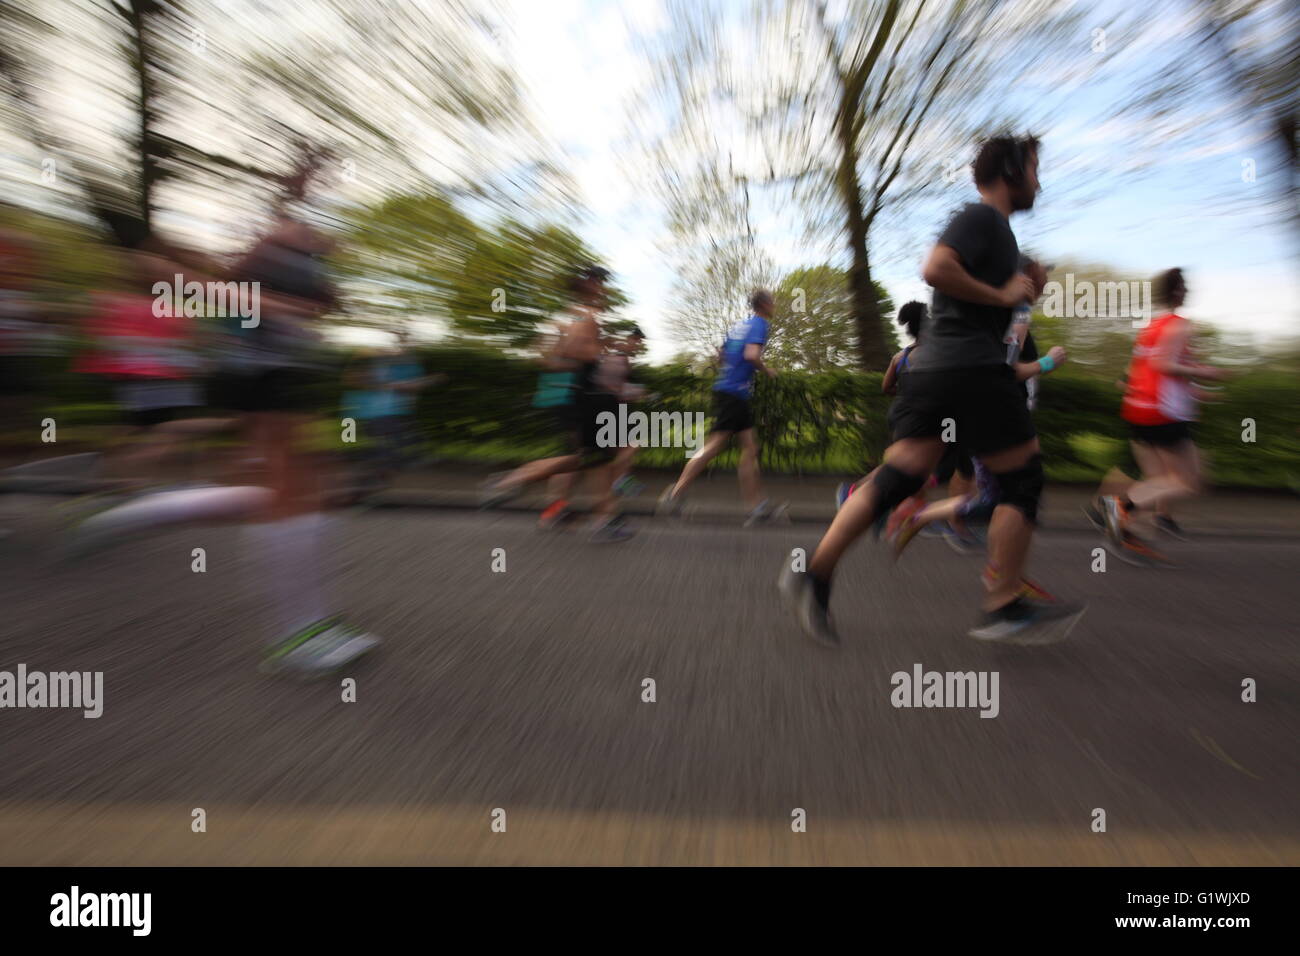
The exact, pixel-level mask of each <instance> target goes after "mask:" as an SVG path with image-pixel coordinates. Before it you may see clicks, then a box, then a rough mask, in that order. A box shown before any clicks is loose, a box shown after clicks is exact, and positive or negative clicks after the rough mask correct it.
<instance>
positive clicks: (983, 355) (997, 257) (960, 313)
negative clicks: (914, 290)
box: [907, 203, 1020, 372]
mask: <svg viewBox="0 0 1300 956" xmlns="http://www.w3.org/2000/svg"><path fill="white" fill-rule="evenodd" d="M939 242H940V243H941V244H942V245H945V246H950V247H951V248H952V249H953V250H955V251H956V253H957V256H958V258H960V259H961V264H962V265H963V266H964V267H965V268H966V271H967V272H969V273H970V274H971V275H972V276H973V277H974V278H976V279H978V280H980V281H981V282H985V283H988V284H989V285H991V286H1002V285H1005V284H1006V282H1007V280H1008V279H1010V278H1011V276H1012V275H1014V274H1015V272H1016V269H1017V268H1018V267H1019V265H1020V247H1019V245H1017V243H1016V237H1015V235H1014V234H1013V233H1012V232H1011V224H1010V223H1009V222H1007V219H1006V217H1005V216H1003V215H1002V213H1000V212H998V211H997V210H996V209H994V208H993V207H992V206H990V205H988V204H987V203H970V204H968V205H967V206H966V207H965V208H964V209H962V210H961V212H959V213H957V215H955V216H953V218H952V220H951V221H950V222H949V223H948V226H947V228H945V229H944V231H943V234H942V235H941V236H939ZM1010 321H1011V310H1010V309H1007V308H1003V307H1001V306H996V305H979V304H976V303H974V302H964V301H962V300H960V299H954V298H952V297H951V296H947V295H944V294H943V293H942V292H940V291H939V290H937V289H936V290H935V292H934V299H933V301H932V304H931V306H930V317H929V319H928V320H927V321H926V323H925V326H924V328H923V329H922V331H921V344H920V345H919V346H917V347H916V348H915V349H913V350H912V354H911V355H910V356H909V357H908V363H907V364H908V367H909V368H910V369H911V370H912V371H916V372H929V371H938V370H941V369H950V368H973V367H978V366H983V365H1005V364H1006V361H1007V350H1006V346H1004V345H1003V344H1002V336H1003V335H1004V334H1005V333H1006V330H1007V325H1008V324H1009V323H1010Z"/></svg>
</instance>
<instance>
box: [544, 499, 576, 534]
mask: <svg viewBox="0 0 1300 956" xmlns="http://www.w3.org/2000/svg"><path fill="white" fill-rule="evenodd" d="M572 517H573V512H572V511H570V510H569V503H568V502H567V501H565V500H564V499H563V498H561V499H560V500H559V501H553V502H551V503H550V504H549V505H547V506H546V507H545V508H544V509H542V513H541V515H540V516H539V517H538V519H537V530H539V531H553V530H555V529H556V528H558V527H560V526H561V525H563V524H564V523H565V522H567V521H568V520H569V519H570V518H572Z"/></svg>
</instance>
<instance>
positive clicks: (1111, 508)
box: [1097, 495, 1128, 548]
mask: <svg viewBox="0 0 1300 956" xmlns="http://www.w3.org/2000/svg"><path fill="white" fill-rule="evenodd" d="M1097 503H1098V504H1099V505H1100V506H1101V514H1102V521H1103V523H1104V530H1105V532H1106V537H1107V539H1109V541H1110V542H1111V544H1113V545H1115V547H1117V548H1118V547H1122V546H1123V544H1124V526H1125V525H1126V524H1128V509H1127V508H1125V507H1124V505H1123V503H1121V502H1120V500H1119V496H1118V495H1102V496H1101V498H1100V499H1099V500H1098V502H1097Z"/></svg>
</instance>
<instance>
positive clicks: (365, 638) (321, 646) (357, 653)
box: [261, 617, 379, 680]
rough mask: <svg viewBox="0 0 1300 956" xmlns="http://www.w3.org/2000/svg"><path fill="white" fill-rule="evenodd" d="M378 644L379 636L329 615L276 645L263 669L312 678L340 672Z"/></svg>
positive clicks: (270, 672)
mask: <svg viewBox="0 0 1300 956" xmlns="http://www.w3.org/2000/svg"><path fill="white" fill-rule="evenodd" d="M378 646H379V638H377V637H374V636H372V635H369V634H362V633H360V632H359V631H357V630H355V629H353V628H350V627H348V626H346V625H344V624H343V623H342V621H341V619H339V618H337V617H332V618H326V619H325V620H323V621H317V622H316V623H315V624H313V625H311V626H309V627H306V628H303V629H302V630H301V631H299V632H298V633H297V634H295V635H293V637H290V638H288V639H287V640H285V641H282V642H280V643H279V644H278V645H276V646H275V647H273V648H272V649H271V650H270V651H269V652H268V653H267V655H266V657H265V658H264V659H263V661H262V667H261V669H262V671H263V672H264V673H267V674H286V675H289V676H293V677H298V678H300V679H302V680H311V679H313V678H318V677H325V676H328V675H329V674H332V673H334V672H336V671H337V670H338V669H339V668H341V667H345V666H347V665H348V664H351V663H352V662H353V661H355V660H356V659H357V658H359V657H361V656H362V655H363V654H366V653H368V652H370V651H372V650H374V649H375V648H376V647H378Z"/></svg>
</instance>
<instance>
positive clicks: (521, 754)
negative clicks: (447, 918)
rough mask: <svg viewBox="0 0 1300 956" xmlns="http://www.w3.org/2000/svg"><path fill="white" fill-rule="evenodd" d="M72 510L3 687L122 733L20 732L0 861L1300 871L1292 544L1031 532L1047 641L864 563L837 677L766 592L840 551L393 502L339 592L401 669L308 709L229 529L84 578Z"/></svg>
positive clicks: (376, 668)
mask: <svg viewBox="0 0 1300 956" xmlns="http://www.w3.org/2000/svg"><path fill="white" fill-rule="evenodd" d="M32 500H33V501H35V499H32ZM48 510H49V509H48V505H47V504H45V503H40V502H38V503H34V504H32V505H31V506H30V508H25V510H23V513H22V514H21V516H20V520H18V521H17V522H16V523H14V524H12V527H13V533H12V534H11V535H10V536H9V537H8V538H6V539H4V540H3V541H0V602H2V603H0V606H3V608H4V609H5V610H4V619H3V621H2V622H0V669H4V670H10V671H13V670H14V669H15V668H16V666H17V664H19V663H25V664H26V665H27V668H28V670H29V671H33V670H48V671H53V670H69V669H77V670H83V671H103V673H104V712H103V715H102V717H100V718H98V719H86V718H83V716H82V714H81V712H80V711H73V710H54V709H46V710H34V709H5V710H0V743H2V747H0V751H2V752H3V755H4V757H3V760H0V864H205V863H213V864H243V863H253V864H278V863H290V864H298V863H347V864H359V863H379V864H437V863H451V864H462V863H521V864H556V863H560V864H587V863H601V864H621V863H635V864H662V863H673V864H711V863H742V864H768V863H777V864H804V863H829V864H899V863H904V864H909V863H916V864H920V863H942V864H1004V863H1006V864H1048V865H1051V864H1121V865H1127V864H1133V865H1139V864H1140V865H1151V864H1227V865H1234V864H1290V865H1295V864H1297V863H1300V820H1297V817H1296V814H1295V807H1296V804H1297V796H1300V787H1298V786H1297V784H1298V783H1300V758H1298V755H1297V747H1296V740H1297V736H1298V734H1297V731H1300V693H1298V691H1297V688H1300V655H1298V654H1297V653H1296V645H1295V632H1296V621H1297V619H1298V618H1300V615H1298V614H1297V610H1298V609H1300V600H1298V599H1297V595H1296V583H1295V582H1296V580H1297V578H1296V573H1295V570H1296V567H1297V563H1298V560H1300V540H1297V539H1280V540H1246V539H1243V540H1240V541H1234V540H1232V539H1228V538H1222V537H1216V538H1214V539H1213V540H1212V541H1211V540H1202V541H1200V542H1189V543H1186V544H1182V545H1179V546H1178V547H1177V548H1176V549H1172V550H1174V552H1175V556H1176V557H1178V559H1179V561H1180V564H1181V566H1180V567H1179V568H1178V569H1176V570H1149V569H1135V568H1130V567H1127V566H1115V565H1112V566H1110V568H1109V569H1108V570H1107V571H1106V572H1104V573H1095V572H1093V571H1092V570H1091V569H1090V568H1091V564H1092V548H1093V547H1094V546H1095V544H1096V542H1095V540H1094V539H1093V538H1092V537H1090V536H1088V535H1084V534H1076V533H1067V532H1058V533H1054V534H1045V535H1042V536H1040V538H1039V540H1038V542H1037V543H1036V546H1035V548H1036V550H1035V562H1034V568H1033V571H1034V575H1035V577H1037V578H1039V579H1040V580H1041V581H1042V582H1043V583H1044V584H1046V585H1047V586H1049V587H1051V588H1052V589H1053V590H1055V591H1057V592H1059V593H1061V594H1064V595H1067V596H1069V597H1071V598H1077V599H1081V600H1085V601H1087V602H1088V603H1089V611H1088V614H1087V615H1086V617H1085V618H1084V620H1083V621H1082V622H1081V623H1080V624H1079V626H1078V627H1077V628H1076V629H1075V631H1074V633H1073V634H1072V636H1071V639H1070V641H1069V642H1068V643H1066V644H1063V645H1059V646H1056V647H1049V648H1010V647H989V646H982V645H979V644H977V643H975V642H972V641H971V640H969V639H968V638H966V637H965V636H964V632H965V629H966V627H967V625H968V624H969V622H970V620H971V618H972V616H973V610H974V604H975V601H976V600H977V598H978V594H979V589H980V585H979V582H978V578H977V575H978V570H979V566H980V562H979V560H978V559H977V558H969V557H962V556H959V555H956V554H954V553H952V552H950V551H949V550H948V549H947V548H946V547H944V545H943V544H942V543H941V542H938V541H930V540H921V541H918V542H916V544H915V545H914V547H913V549H912V550H910V551H909V553H908V554H907V556H906V557H905V559H904V560H903V562H902V563H900V564H899V565H897V566H894V565H893V564H892V562H891V561H889V560H888V558H887V555H886V553H885V551H884V550H883V549H882V548H879V547H875V546H871V545H868V544H863V545H861V546H859V548H858V549H857V550H855V551H854V552H853V553H852V554H851V556H850V558H849V559H848V561H847V562H846V564H845V565H844V567H843V569H842V572H841V578H840V581H839V584H838V590H837V593H836V596H835V603H834V606H833V611H834V614H835V616H836V619H837V620H838V622H839V627H840V630H841V632H842V634H843V636H844V647H843V649H841V650H839V651H830V650H825V649H822V648H820V647H818V646H815V645H813V644H810V643H808V642H807V641H805V640H804V639H802V638H801V637H800V636H799V635H798V633H797V632H796V631H795V629H794V627H793V625H792V621H791V618H790V617H789V616H788V615H787V614H786V613H785V610H784V608H783V606H782V605H781V603H780V600H779V596H778V595H777V593H776V591H775V588H774V586H773V585H774V581H775V578H776V574H777V571H778V570H779V567H780V564H781V562H782V560H784V559H785V558H786V557H787V556H788V555H789V554H790V552H791V550H792V549H793V548H796V547H805V548H811V547H812V545H814V544H815V541H816V536H817V532H818V528H816V527H815V526H811V525H798V524H796V525H793V526H786V527H779V528H766V529H761V530H754V531H745V530H742V529H740V528H738V527H735V526H734V525H731V524H718V523H695V524H676V523H666V522H662V521H644V522H642V523H641V524H640V527H641V533H640V535H639V536H638V537H637V538H636V539H634V540H633V541H630V542H628V543H626V544H623V545H614V546H609V545H606V546H597V545H592V544H589V543H588V542H586V541H585V540H584V539H583V538H582V537H580V536H577V535H564V534H559V535H543V534H540V533H538V532H536V531H535V530H534V529H533V527H532V522H531V519H530V518H529V517H528V516H526V515H521V514H513V513H493V514H484V513H475V512H468V511H440V510H423V509H421V510H414V509H380V510H374V511H370V512H366V513H360V514H351V515H347V516H344V517H340V518H339V519H338V520H337V527H336V532H337V533H336V536H335V538H336V542H337V546H336V550H335V551H334V553H333V554H332V555H331V556H330V565H331V567H330V577H329V580H330V587H331V591H332V594H333V595H334V596H335V598H336V599H337V603H338V605H339V606H340V607H343V608H346V609H347V610H348V611H349V613H350V614H351V617H352V619H353V620H354V621H355V622H357V623H359V624H361V625H363V626H365V627H366V628H367V629H371V630H373V631H374V632H375V633H376V634H379V635H381V636H382V637H383V639H384V645H383V648H382V650H381V652H380V653H378V654H377V655H375V656H374V657H373V658H370V659H368V660H365V661H362V662H359V663H358V664H357V665H356V666H355V667H354V668H353V669H351V670H350V671H348V672H347V673H346V674H342V675H339V679H330V680H327V681H324V682H317V683H313V684H299V683H292V682H288V681H286V680H284V679H277V678H272V677H266V676H263V675H261V674H259V673H258V672H257V670H256V666H255V665H256V661H257V650H258V648H259V645H260V643H261V641H262V640H263V639H264V637H265V635H264V634H263V633H261V632H260V631H259V628H258V623H257V622H258V621H259V620H260V619H261V618H262V612H263V608H262V604H261V599H260V597H259V596H258V594H257V592H256V590H255V589H254V588H253V587H252V585H253V584H255V582H254V581H253V580H252V572H251V569H250V567H249V566H248V564H247V563H246V561H245V560H244V556H243V553H242V549H241V535H240V531H239V529H238V528H234V527H215V528H181V529H173V530H169V531H166V532H163V533H159V534H156V535H154V536H152V537H149V538H147V539H142V540H138V541H132V542H124V543H122V544H121V545H120V546H118V547H116V548H114V549H112V550H110V551H107V552H104V553H102V554H98V555H95V556H92V557H90V558H87V559H84V560H82V561H80V562H78V563H76V564H73V565H71V566H62V565H57V564H55V563H53V560H52V550H51V548H50V547H49V543H50V541H51V537H50V527H51V524H50V521H51V519H50V518H49V515H48ZM198 547H201V548H204V549H205V551H206V560H207V570H206V572H204V573H195V572H194V571H193V570H192V569H191V562H192V558H191V552H192V549H194V548H198ZM498 548H499V549H504V559H505V571H504V572H499V571H494V570H493V562H494V549H498ZM498 566H499V564H498ZM915 664H920V665H922V667H923V669H924V670H927V671H928V670H937V671H963V672H965V671H976V672H980V671H984V672H993V671H996V672H997V673H998V678H999V684H998V686H999V710H998V714H997V716H996V717H995V718H991V719H985V718H981V717H980V715H979V713H978V710H977V709H972V708H951V709H939V708H933V709H926V708H920V709H917V708H895V707H893V706H892V705H891V692H892V690H893V686H892V684H891V675H893V674H894V673H895V672H899V671H905V672H909V673H910V672H911V671H912V669H913V666H914V665H915ZM343 677H349V678H352V679H353V680H355V682H356V690H355V693H356V700H355V702H345V701H344V700H343V699H342V698H343V696H344V694H343V690H342V687H341V679H342V678H343ZM1246 678H1251V679H1253V680H1255V681H1256V682H1257V695H1258V699H1257V701H1256V702H1254V703H1247V702H1243V700H1242V682H1243V680H1244V679H1246ZM647 679H650V680H653V681H654V697H655V699H654V701H653V702H647V701H645V700H643V695H644V694H645V690H644V688H645V686H646V685H645V684H644V682H645V681H646V680H647ZM197 808H201V809H202V810H203V811H204V813H205V816H206V832H202V833H196V832H194V831H193V828H192V819H193V811H194V810H195V809H197ZM1096 809H1102V810H1104V811H1105V822H1106V829H1105V832H1094V829H1093V826H1094V819H1095V814H1094V810H1096ZM797 810H802V811H803V812H804V813H803V817H802V819H804V820H805V824H804V826H805V829H804V832H794V829H792V820H796V819H798V818H799V816H798V814H797V813H796V811H797ZM494 811H503V812H504V813H503V814H502V813H495V814H494ZM494 819H495V820H497V821H498V828H499V827H500V821H501V820H502V819H504V823H505V831H504V832H494V830H493V822H494Z"/></svg>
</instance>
